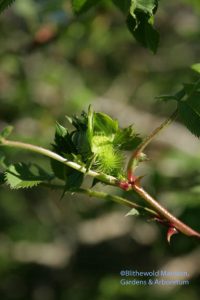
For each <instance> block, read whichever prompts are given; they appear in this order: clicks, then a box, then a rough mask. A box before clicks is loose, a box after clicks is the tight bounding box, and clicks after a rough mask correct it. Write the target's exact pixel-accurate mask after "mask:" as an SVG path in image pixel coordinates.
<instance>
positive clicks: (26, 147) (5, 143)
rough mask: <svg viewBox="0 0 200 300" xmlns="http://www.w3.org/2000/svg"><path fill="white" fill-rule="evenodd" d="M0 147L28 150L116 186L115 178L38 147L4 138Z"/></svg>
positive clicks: (0, 141) (0, 142)
mask: <svg viewBox="0 0 200 300" xmlns="http://www.w3.org/2000/svg"><path fill="white" fill-rule="evenodd" d="M0 146H8V147H13V148H19V149H24V150H28V151H32V152H35V153H39V154H42V155H45V156H47V157H49V158H52V159H55V160H57V161H59V162H61V163H63V164H64V165H66V166H68V167H71V168H73V169H75V170H77V171H80V172H82V173H84V174H87V175H89V176H92V177H95V178H97V179H99V180H101V181H103V182H105V183H107V184H110V185H116V184H117V182H118V180H117V178H115V177H113V176H110V175H107V174H103V173H98V172H95V171H93V170H87V169H86V168H85V167H84V166H81V165H79V164H78V163H75V162H73V161H69V160H68V159H66V158H64V157H62V156H61V155H59V154H57V153H55V152H53V151H50V150H48V149H45V148H42V147H39V146H35V145H32V144H28V143H22V142H18V141H10V140H6V139H4V138H1V140H0Z"/></svg>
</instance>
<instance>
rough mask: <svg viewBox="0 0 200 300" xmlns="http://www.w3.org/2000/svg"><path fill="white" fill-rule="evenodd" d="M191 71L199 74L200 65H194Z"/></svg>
mask: <svg viewBox="0 0 200 300" xmlns="http://www.w3.org/2000/svg"><path fill="white" fill-rule="evenodd" d="M191 69H192V70H194V71H195V72H197V73H200V63H198V64H194V65H192V66H191Z"/></svg>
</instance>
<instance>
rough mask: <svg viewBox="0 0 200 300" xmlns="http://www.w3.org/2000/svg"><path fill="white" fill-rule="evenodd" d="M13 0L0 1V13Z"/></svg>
mask: <svg viewBox="0 0 200 300" xmlns="http://www.w3.org/2000/svg"><path fill="white" fill-rule="evenodd" d="M14 1H15V0H0V12H2V11H3V10H5V9H6V8H8V7H9V6H10V5H11V4H12V3H13V2H14Z"/></svg>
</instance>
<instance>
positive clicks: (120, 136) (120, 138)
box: [113, 125, 142, 151]
mask: <svg viewBox="0 0 200 300" xmlns="http://www.w3.org/2000/svg"><path fill="white" fill-rule="evenodd" d="M141 141H142V139H141V138H140V137H139V136H138V135H137V134H136V133H135V131H134V129H133V126H132V125H131V126H129V127H126V128H119V130H118V131H117V132H116V135H115V138H114V141H113V143H114V144H115V145H116V146H117V147H118V148H119V149H120V150H124V151H132V150H134V149H135V148H136V147H137V146H138V145H139V144H140V143H141Z"/></svg>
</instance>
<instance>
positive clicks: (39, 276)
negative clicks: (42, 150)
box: [0, 0, 200, 300]
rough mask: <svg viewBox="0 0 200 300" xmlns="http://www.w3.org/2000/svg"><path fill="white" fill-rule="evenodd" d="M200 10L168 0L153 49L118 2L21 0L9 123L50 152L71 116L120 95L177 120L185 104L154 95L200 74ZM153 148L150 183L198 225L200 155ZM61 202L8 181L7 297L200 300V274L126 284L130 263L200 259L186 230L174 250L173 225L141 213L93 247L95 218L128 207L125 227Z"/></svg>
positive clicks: (7, 72)
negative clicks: (178, 280) (168, 228)
mask: <svg viewBox="0 0 200 300" xmlns="http://www.w3.org/2000/svg"><path fill="white" fill-rule="evenodd" d="M199 15H200V4H199V1H198V0H196V1H195V0H194V1H188V0H184V1H181V0H179V1H176V2H173V1H171V2H170V3H169V1H160V8H159V12H158V13H157V17H156V21H155V26H156V28H158V29H159V32H160V34H161V40H160V47H159V49H158V53H157V55H156V56H153V55H152V54H151V53H150V52H149V51H147V50H145V49H143V48H142V47H141V46H140V45H139V44H138V43H137V42H135V40H134V39H133V37H132V36H131V34H130V33H129V32H128V30H127V28H126V24H125V18H124V16H123V14H121V13H120V11H119V10H118V9H117V8H116V7H115V6H114V5H112V4H111V3H110V1H102V4H100V5H99V6H98V7H96V8H94V9H92V10H91V11H88V12H87V14H86V15H83V16H74V14H73V12H72V9H71V5H70V1H64V0H59V1H56V0H51V1H46V0H42V1H33V0H20V1H19V0H18V1H16V2H15V3H14V5H13V6H12V7H11V8H9V9H8V10H6V11H5V12H4V13H3V14H2V15H1V17H0V44H1V47H0V66H1V68H0V126H1V127H4V125H6V124H12V125H13V126H14V127H15V132H14V134H15V139H22V136H23V140H25V141H29V142H33V143H35V144H40V145H43V146H46V147H51V145H50V143H51V141H52V137H53V135H54V125H55V120H58V121H59V122H60V123H63V124H65V122H66V121H65V115H66V114H67V115H71V114H72V113H77V112H80V111H82V110H83V109H85V110H86V109H87V107H88V105H89V104H90V103H92V104H93V103H94V105H95V103H96V102H98V105H99V106H100V107H101V111H106V110H107V109H108V106H109V97H111V98H112V97H113V98H115V97H116V105H117V103H118V101H119V102H120V101H123V105H124V110H125V111H126V110H128V109H129V108H130V107H133V108H135V109H137V110H138V111H139V112H140V118H141V119H142V118H143V115H145V112H149V113H152V114H153V115H157V116H167V115H169V113H170V112H171V110H172V109H173V108H174V103H173V102H169V103H168V104H167V105H166V104H163V103H161V102H159V101H156V100H155V99H154V97H155V96H158V95H160V94H167V93H170V92H176V91H177V90H179V89H180V87H181V84H182V82H189V81H190V80H191V78H192V77H193V76H194V77H195V75H193V72H192V71H191V70H190V69H189V68H188V66H190V65H192V64H193V63H196V62H198V60H199V52H200V47H199V35H200V16H199ZM124 95H125V96H124ZM100 96H101V98H98V100H96V99H97V97H100ZM118 97H119V98H118ZM103 98H107V101H106V102H105V101H103ZM121 113H122V112H121V111H120V112H118V114H119V116H120V114H121ZM113 117H118V116H115V115H113ZM133 122H134V120H128V124H131V123H133ZM121 125H122V126H123V125H124V124H121ZM126 125H127V124H126ZM136 125H137V124H136ZM149 127H150V125H149ZM149 130H150V128H149ZM179 139H184V136H181V137H179ZM194 139H195V138H194ZM178 142H179V141H178V140H177V143H178ZM191 148H192V147H191ZM1 151H2V149H1ZM6 154H7V157H8V159H9V160H10V161H13V162H15V161H16V162H18V161H25V162H29V161H35V162H36V163H38V164H39V165H40V166H41V167H43V168H45V169H47V170H50V166H49V164H48V163H47V161H46V160H45V159H43V158H42V157H38V156H36V155H31V154H29V153H25V152H23V153H22V152H21V151H16V150H11V149H9V150H8V149H7V150H6ZM148 154H149V156H150V157H152V161H151V162H150V163H149V165H148V168H147V169H146V170H145V173H147V171H148V176H146V179H145V186H146V187H147V189H148V190H150V191H151V192H152V193H153V194H154V195H155V196H156V197H157V198H158V199H160V201H162V202H163V203H164V205H165V206H167V207H168V208H169V209H170V210H172V211H173V212H174V213H175V214H176V215H178V216H179V217H180V218H181V219H183V220H184V221H185V222H187V223H188V224H190V225H191V226H193V227H194V228H196V229H198V224H199V214H200V204H199V199H200V190H199V186H200V174H199V169H200V160H199V151H197V150H195V151H191V152H190V153H187V152H185V151H184V147H183V149H182V151H180V150H176V149H175V148H173V147H169V146H166V145H163V144H162V143H161V144H159V143H157V144H155V145H154V146H153V145H152V147H151V148H150V149H149V153H148ZM2 156H3V154H2V155H1V157H2ZM133 197H135V195H132V194H130V198H133ZM59 198H60V192H59V191H58V192H55V191H51V190H49V191H48V190H46V189H45V188H36V189H33V190H27V191H26V190H24V191H21V190H20V191H12V192H11V191H10V190H8V189H6V188H5V187H2V186H1V190H0V279H1V280H0V298H1V299H3V300H10V299H18V300H26V299H33V300H40V299H42V300H51V299H55V300H59V299H61V300H63V299H73V300H74V299H75V300H76V299H77V300H84V299H89V298H91V299H96V300H104V299H108V300H110V299H111V300H112V299H169V297H171V298H172V299H174V300H179V299H181V300H183V299H188V298H190V299H192V300H197V299H198V297H199V273H198V271H195V269H194V270H193V271H194V275H193V276H192V278H191V282H190V285H189V286H187V287H178V288H177V289H176V290H174V289H172V290H171V291H168V292H167V291H166V292H164V291H163V288H162V287H160V288H159V289H158V290H155V289H153V288H152V289H149V288H141V287H134V286H130V287H123V286H120V284H119V280H120V276H119V271H120V270H121V269H124V268H128V269H129V268H130V269H135V268H138V269H141V270H151V269H155V268H160V267H161V266H162V265H163V264H164V263H165V262H167V261H171V260H173V259H175V258H180V257H183V258H182V260H183V263H184V261H185V260H186V256H187V255H188V256H189V255H191V257H193V256H194V257H195V254H194V253H196V252H195V251H197V250H198V248H197V244H196V242H195V241H192V240H189V239H187V238H186V237H181V236H180V237H179V236H177V237H175V238H174V241H172V245H171V246H170V247H169V245H167V243H166V242H165V236H164V234H163V231H164V229H163V228H160V227H159V231H158V229H155V227H154V225H153V224H151V223H148V224H146V223H144V222H142V221H140V220H139V219H134V218H133V219H131V221H130V222H131V225H130V227H129V231H127V230H124V231H123V232H122V233H121V234H119V235H113V236H112V235H111V237H108V238H106V237H103V238H102V239H99V240H98V239H97V237H96V240H95V237H94V241H93V243H89V242H88V240H87V238H85V239H84V238H83V237H82V238H81V237H80V232H82V231H81V229H80V228H82V227H84V226H86V225H87V224H90V228H91V229H90V231H89V232H88V235H95V234H96V231H95V226H94V225H95V220H96V219H98V220H99V221H100V224H101V225H100V227H102V230H103V228H104V227H103V225H104V218H105V216H107V215H109V214H110V218H111V219H112V212H113V211H114V212H116V213H120V212H122V215H121V217H120V216H118V218H117V221H116V219H115V218H113V220H114V221H113V222H116V224H115V223H114V225H115V226H116V227H120V224H121V222H122V220H123V219H124V216H123V215H125V214H126V212H127V211H126V210H123V209H122V208H121V207H120V206H119V205H117V204H112V203H105V202H101V201H100V200H97V199H88V198H87V197H83V196H77V195H72V196H71V195H70V194H67V195H66V196H65V198H64V199H63V200H62V202H59V201H58V199H59ZM129 218H131V217H129ZM87 222H91V223H87ZM92 222H93V223H92ZM141 222H142V223H141ZM145 224H146V225H148V226H147V227H146V226H145ZM104 226H108V225H107V223H106V222H105V225H104ZM121 226H122V225H121ZM109 228H110V227H108V228H107V231H109ZM130 228H131V230H130ZM143 228H144V229H143ZM147 228H151V230H152V231H151V234H149V235H150V236H152V238H151V239H149V241H148V239H147V237H146V238H145V232H146V231H147ZM137 230H139V233H140V234H139V237H138V238H137V235H136V234H134V232H136V231H137ZM132 232H133V233H132ZM104 235H105V236H106V234H105V233H104ZM153 236H156V238H153ZM143 237H144V238H143ZM145 239H146V243H145ZM196 249H197V250H196ZM192 255H193V256H192ZM191 261H192V258H191ZM193 261H194V258H193Z"/></svg>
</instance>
